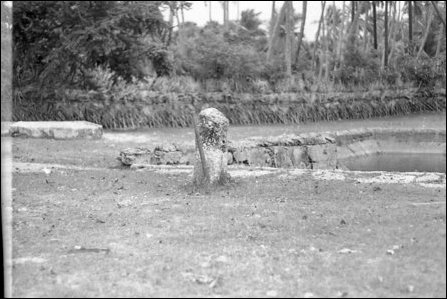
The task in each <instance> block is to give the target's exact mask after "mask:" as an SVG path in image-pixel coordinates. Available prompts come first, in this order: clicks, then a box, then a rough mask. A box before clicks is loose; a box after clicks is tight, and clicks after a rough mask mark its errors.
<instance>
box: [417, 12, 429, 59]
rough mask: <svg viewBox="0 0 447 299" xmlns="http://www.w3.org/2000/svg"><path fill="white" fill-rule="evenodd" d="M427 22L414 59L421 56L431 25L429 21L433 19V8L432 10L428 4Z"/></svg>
mask: <svg viewBox="0 0 447 299" xmlns="http://www.w3.org/2000/svg"><path fill="white" fill-rule="evenodd" d="M426 20H427V23H426V26H425V31H424V35H423V36H422V39H421V44H420V46H419V51H418V53H417V55H416V59H419V57H420V56H421V54H422V52H423V51H424V46H425V43H426V42H427V38H428V34H429V33H430V27H431V23H432V21H433V10H432V6H428V7H427V18H426Z"/></svg>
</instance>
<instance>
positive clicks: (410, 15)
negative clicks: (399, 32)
mask: <svg viewBox="0 0 447 299" xmlns="http://www.w3.org/2000/svg"><path fill="white" fill-rule="evenodd" d="M407 3H408V42H409V44H410V46H411V43H412V42H413V5H412V4H411V1H407Z"/></svg>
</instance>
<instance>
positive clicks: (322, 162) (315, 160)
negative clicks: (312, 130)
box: [307, 143, 337, 169]
mask: <svg viewBox="0 0 447 299" xmlns="http://www.w3.org/2000/svg"><path fill="white" fill-rule="evenodd" d="M307 154H308V155H309V158H310V160H311V163H312V168H315V167H318V168H326V169H335V167H336V166H337V146H336V145H335V144H331V143H328V144H320V145H312V146H308V147H307Z"/></svg>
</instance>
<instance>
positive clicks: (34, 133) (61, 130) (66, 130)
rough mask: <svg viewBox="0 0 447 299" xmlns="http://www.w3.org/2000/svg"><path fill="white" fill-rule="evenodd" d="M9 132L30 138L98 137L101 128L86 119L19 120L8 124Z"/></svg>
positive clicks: (15, 135)
mask: <svg viewBox="0 0 447 299" xmlns="http://www.w3.org/2000/svg"><path fill="white" fill-rule="evenodd" d="M9 134H10V135H11V136H13V137H30V138H50V139H100V138H101V137H102V134H103V128H102V125H98V124H95V123H91V122H88V121H19V122H15V123H12V124H11V125H10V127H9Z"/></svg>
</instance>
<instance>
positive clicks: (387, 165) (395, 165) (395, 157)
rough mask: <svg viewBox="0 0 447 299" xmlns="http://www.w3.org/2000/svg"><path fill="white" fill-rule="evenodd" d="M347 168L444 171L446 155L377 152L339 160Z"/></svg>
mask: <svg viewBox="0 0 447 299" xmlns="http://www.w3.org/2000/svg"><path fill="white" fill-rule="evenodd" d="M339 162H340V163H341V164H342V165H344V166H345V167H346V168H348V169H349V170H358V171H397V172H442V173H445V172H446V165H445V163H446V155H445V154H432V153H379V154H374V155H368V156H362V157H354V158H349V159H345V160H340V161H339Z"/></svg>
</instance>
